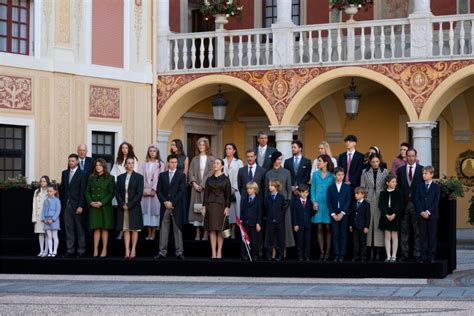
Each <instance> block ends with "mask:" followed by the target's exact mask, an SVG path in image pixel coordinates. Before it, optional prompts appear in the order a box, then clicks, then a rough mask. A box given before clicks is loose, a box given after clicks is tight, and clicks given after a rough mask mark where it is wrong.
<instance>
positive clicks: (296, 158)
mask: <svg viewBox="0 0 474 316" xmlns="http://www.w3.org/2000/svg"><path fill="white" fill-rule="evenodd" d="M299 166H300V158H299V157H298V156H295V160H294V161H293V169H294V170H295V171H298V167H299Z"/></svg>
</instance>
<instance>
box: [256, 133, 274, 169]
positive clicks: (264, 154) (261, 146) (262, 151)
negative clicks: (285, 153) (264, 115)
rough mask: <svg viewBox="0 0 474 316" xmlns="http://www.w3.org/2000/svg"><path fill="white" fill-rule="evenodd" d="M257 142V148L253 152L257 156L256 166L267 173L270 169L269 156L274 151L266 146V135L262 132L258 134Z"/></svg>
mask: <svg viewBox="0 0 474 316" xmlns="http://www.w3.org/2000/svg"><path fill="white" fill-rule="evenodd" d="M257 142H258V146H257V149H256V150H255V152H256V154H257V164H258V165H259V166H260V167H262V168H263V169H265V170H266V171H267V170H268V169H270V168H271V167H272V161H271V156H272V154H273V153H274V152H275V151H276V149H275V148H273V147H271V146H268V135H267V134H265V133H264V132H259V133H258V137H257Z"/></svg>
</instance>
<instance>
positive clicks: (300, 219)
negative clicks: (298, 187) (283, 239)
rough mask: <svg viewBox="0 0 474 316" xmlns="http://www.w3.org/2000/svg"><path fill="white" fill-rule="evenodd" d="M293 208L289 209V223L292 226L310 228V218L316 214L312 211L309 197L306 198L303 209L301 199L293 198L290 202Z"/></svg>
mask: <svg viewBox="0 0 474 316" xmlns="http://www.w3.org/2000/svg"><path fill="white" fill-rule="evenodd" d="M292 204H293V207H292V208H291V222H292V225H293V226H299V227H300V228H303V227H310V226H311V217H312V216H313V215H314V214H316V211H315V210H313V203H312V202H311V199H310V198H309V196H308V197H307V198H306V204H305V207H304V208H303V204H302V203H301V198H300V197H299V196H297V197H295V198H294V199H293V201H292Z"/></svg>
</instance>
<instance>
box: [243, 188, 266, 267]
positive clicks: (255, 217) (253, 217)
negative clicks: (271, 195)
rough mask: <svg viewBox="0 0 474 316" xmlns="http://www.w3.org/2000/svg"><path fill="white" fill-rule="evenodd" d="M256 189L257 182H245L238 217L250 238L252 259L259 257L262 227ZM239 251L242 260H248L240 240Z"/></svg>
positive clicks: (260, 206)
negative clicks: (243, 195) (244, 190)
mask: <svg viewBox="0 0 474 316" xmlns="http://www.w3.org/2000/svg"><path fill="white" fill-rule="evenodd" d="M258 190H259V187H258V184H257V183H255V182H249V183H247V195H246V198H242V200H241V202H240V216H241V218H240V219H241V221H242V225H243V226H244V228H245V230H246V231H247V234H248V235H249V238H250V249H251V255H252V260H253V261H258V259H259V258H258V257H259V255H258V254H259V246H258V244H259V233H260V231H261V229H262V227H261V224H262V203H261V202H260V201H261V200H260V197H259V195H258ZM240 253H241V259H242V260H244V261H247V260H249V258H248V253H247V249H246V247H245V244H244V242H242V246H241V248H240Z"/></svg>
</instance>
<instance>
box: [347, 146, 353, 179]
mask: <svg viewBox="0 0 474 316" xmlns="http://www.w3.org/2000/svg"><path fill="white" fill-rule="evenodd" d="M347 155H348V157H347V170H346V182H349V170H350V169H351V162H352V153H347Z"/></svg>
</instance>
